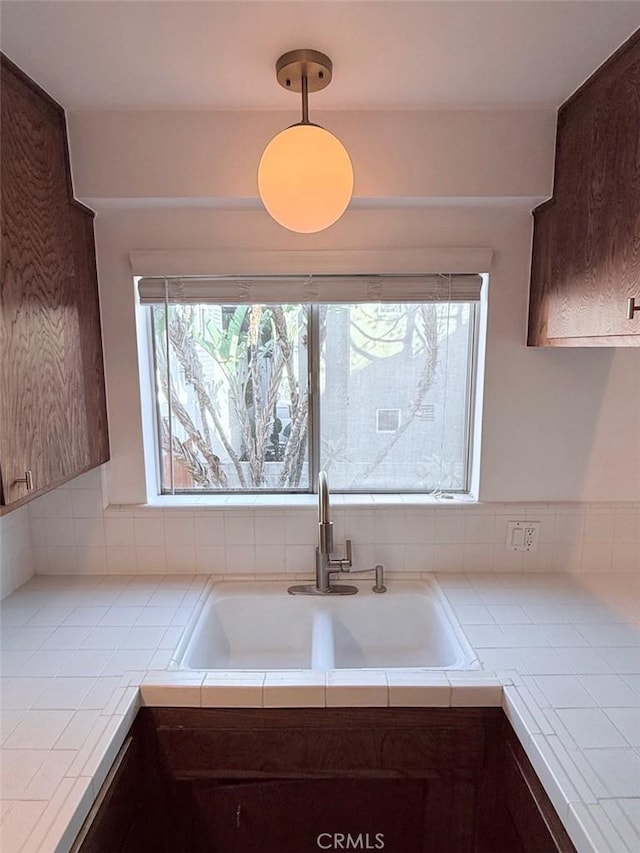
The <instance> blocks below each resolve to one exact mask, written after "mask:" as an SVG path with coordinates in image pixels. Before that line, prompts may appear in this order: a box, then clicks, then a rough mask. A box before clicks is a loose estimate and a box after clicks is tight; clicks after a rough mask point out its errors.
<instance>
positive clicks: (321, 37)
mask: <svg viewBox="0 0 640 853" xmlns="http://www.w3.org/2000/svg"><path fill="white" fill-rule="evenodd" d="M0 14H1V19H0V24H1V29H0V45H1V47H2V50H3V51H4V52H5V53H6V54H7V55H8V56H9V57H10V58H11V59H12V60H13V61H14V62H16V63H17V64H18V65H19V66H20V67H21V68H23V69H24V70H25V71H26V72H27V73H28V74H29V75H30V76H32V77H33V78H34V79H35V80H36V81H37V82H39V83H40V84H41V85H42V86H43V88H45V89H46V90H47V91H48V92H49V93H50V94H51V95H52V96H53V97H54V98H56V99H57V100H58V101H60V103H62V104H63V106H65V107H66V108H67V109H84V108H189V109H290V108H291V107H292V96H291V94H289V93H287V92H285V91H284V90H282V89H281V88H280V87H279V86H278V85H277V83H276V80H275V71H274V66H275V61H276V59H277V58H278V56H279V55H280V54H281V53H284V52H285V51H287V50H292V49H294V48H298V47H311V48H315V49H317V50H321V51H324V52H325V53H328V54H329V55H330V56H331V58H332V59H333V62H334V79H333V83H332V85H331V86H330V87H329V88H328V89H326V90H325V91H323V92H320V93H318V94H316V95H313V96H312V101H311V106H312V109H313V108H324V109H428V108H488V107H494V108H509V107H527V106H550V105H552V106H558V105H559V104H561V103H562V102H563V101H564V100H565V99H566V98H567V97H568V96H569V95H570V94H571V92H573V91H574V90H575V89H576V88H577V87H578V86H579V85H580V84H581V83H582V82H583V81H584V80H585V79H586V78H587V77H588V76H589V74H590V73H591V72H592V71H594V70H595V68H597V67H598V65H600V64H601V63H602V62H603V61H604V60H605V59H606V58H607V56H609V55H610V54H611V53H612V52H613V51H614V50H615V49H616V48H617V47H618V46H619V45H620V44H621V43H622V42H623V41H625V40H626V38H628V36H629V35H631V33H632V32H633V31H634V30H635V29H637V28H638V27H639V26H640V0H604V1H603V2H600V0H503V2H491V0H471V2H463V0H460V2H458V0H443V2H431V0H410V2H404V0H386V2H374V0H355V2H354V0H338V2H335V0H333V1H332V0H313V2H311V1H310V0H292V1H291V2H278V0H253V2H246V0H227V2H220V0H125V1H124V2H122V0H45V2H40V0H1V7H0Z"/></svg>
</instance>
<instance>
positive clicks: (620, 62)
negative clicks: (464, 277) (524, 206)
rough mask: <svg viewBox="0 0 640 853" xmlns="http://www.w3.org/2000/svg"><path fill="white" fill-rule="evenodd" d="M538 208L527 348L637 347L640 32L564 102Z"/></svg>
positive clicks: (639, 306) (639, 327) (639, 329)
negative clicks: (550, 175)
mask: <svg viewBox="0 0 640 853" xmlns="http://www.w3.org/2000/svg"><path fill="white" fill-rule="evenodd" d="M533 215H534V235H533V258H532V266H531V293H530V307H529V340H528V343H529V346H640V30H638V31H637V32H636V33H634V35H633V36H631V38H630V39H629V40H628V41H627V42H625V44H624V45H622V47H621V48H619V50H617V51H616V53H614V54H613V55H612V56H611V57H610V58H609V59H608V60H607V61H606V62H605V63H604V65H602V66H601V67H600V68H599V69H598V70H597V71H596V72H595V73H594V74H593V75H592V76H591V77H590V78H589V79H588V80H587V81H586V83H584V85H583V86H582V87H581V88H580V89H578V91H577V92H575V93H574V94H573V95H572V96H571V98H569V100H568V101H566V103H564V104H563V105H562V106H561V107H560V110H559V112H558V132H557V140H556V161H555V178H554V190H553V197H552V198H551V199H550V200H549V201H546V202H545V203H544V204H542V205H540V206H539V207H537V208H536V209H535V211H534V213H533ZM631 300H634V301H633V302H632V301H631ZM634 308H636V310H635V311H634V310H633V309H634Z"/></svg>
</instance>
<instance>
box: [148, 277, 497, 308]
mask: <svg viewBox="0 0 640 853" xmlns="http://www.w3.org/2000/svg"><path fill="white" fill-rule="evenodd" d="M481 287H482V278H481V276H480V275H473V274H472V275H470V274H456V275H450V274H447V273H429V274H425V275H309V276H249V277H243V276H198V277H174V276H171V277H166V278H163V277H160V276H153V277H144V278H140V279H139V280H138V294H139V296H140V303H141V304H142V305H157V304H162V303H165V302H175V303H180V304H185V303H193V304H196V303H200V304H202V303H204V304H224V305H235V304H249V305H250V304H269V303H273V304H282V303H356V302H477V301H478V300H479V299H480V290H481Z"/></svg>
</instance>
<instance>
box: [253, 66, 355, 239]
mask: <svg viewBox="0 0 640 853" xmlns="http://www.w3.org/2000/svg"><path fill="white" fill-rule="evenodd" d="M331 76H332V63H331V60H330V59H329V57H328V56H325V54H324V53H320V52H319V51H317V50H291V51H289V52H288V53H285V54H283V55H282V56H281V57H280V59H278V61H277V63H276V77H277V79H278V83H280V85H281V86H283V87H284V88H285V89H289V90H290V91H293V92H301V93H302V121H300V122H298V123H297V124H294V125H292V126H291V127H288V128H287V129H286V130H283V131H281V132H280V133H278V134H277V136H274V138H273V139H272V140H271V142H270V143H269V144H268V145H267V147H266V148H265V150H264V152H263V154H262V158H261V160H260V165H259V167H258V190H259V193H260V198H261V199H262V202H263V204H264V206H265V207H266V209H267V211H268V213H269V214H270V215H271V216H272V217H273V218H274V219H275V220H276V222H278V223H279V224H280V225H282V226H284V227H285V228H288V229H289V230H290V231H297V232H299V233H302V234H312V233H314V232H316V231H322V230H324V229H325V228H328V227H329V226H330V225H333V223H334V222H335V221H336V220H337V219H339V218H340V217H341V216H342V214H343V213H344V211H345V210H346V208H347V205H348V204H349V201H350V200H351V195H352V193H353V167H352V166H351V160H350V159H349V155H348V154H347V151H346V149H345V147H344V145H343V144H342V143H341V142H340V140H339V139H337V138H336V137H335V136H334V135H333V134H332V133H329V131H328V130H325V129H324V128H323V127H320V125H317V124H314V123H313V122H310V121H309V92H319V91H320V90H321V89H324V88H325V87H326V86H328V85H329V83H330V82H331Z"/></svg>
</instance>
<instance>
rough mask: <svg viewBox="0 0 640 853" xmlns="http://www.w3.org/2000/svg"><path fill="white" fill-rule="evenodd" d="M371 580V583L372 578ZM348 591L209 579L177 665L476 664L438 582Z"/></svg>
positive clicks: (462, 666) (437, 666)
mask: <svg viewBox="0 0 640 853" xmlns="http://www.w3.org/2000/svg"><path fill="white" fill-rule="evenodd" d="M369 584H370V582H369ZM359 586H360V591H359V592H358V594H357V595H353V596H327V597H323V596H301V595H296V596H292V595H288V594H287V587H286V584H279V583H267V582H256V583H230V582H229V583H228V582H221V583H216V584H213V585H212V587H211V589H210V591H209V594H208V595H207V597H206V599H205V601H204V604H203V607H202V609H201V611H200V614H199V616H198V618H197V620H196V621H195V624H194V626H193V628H192V630H191V631H190V632H188V633H187V635H186V636H185V638H184V640H183V642H182V644H181V646H180V647H179V648H178V651H177V653H176V659H175V662H174V663H175V665H176V666H177V667H178V668H180V669H189V670H193V669H198V670H203V669H204V670H207V669H224V670H256V669H257V670H286V669H289V670H291V669H295V670H300V669H303V670H309V669H311V670H333V669H363V668H364V669H385V670H386V669H397V668H426V669H436V670H440V669H469V668H475V666H477V664H476V662H475V656H474V654H473V651H472V650H471V648H470V646H469V644H468V642H467V641H466V639H465V637H464V635H463V634H462V632H461V631H460V629H459V627H458V626H457V625H456V624H455V622H454V620H453V617H452V614H451V612H450V610H449V608H448V605H447V603H446V601H445V600H444V599H443V596H442V594H441V593H440V591H439V588H438V587H437V584H436V583H432V582H404V581H392V582H391V584H390V585H389V589H388V591H387V592H386V593H385V594H382V595H380V594H375V593H373V592H372V591H371V588H370V585H365V584H364V583H361V584H360V585H359Z"/></svg>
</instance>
